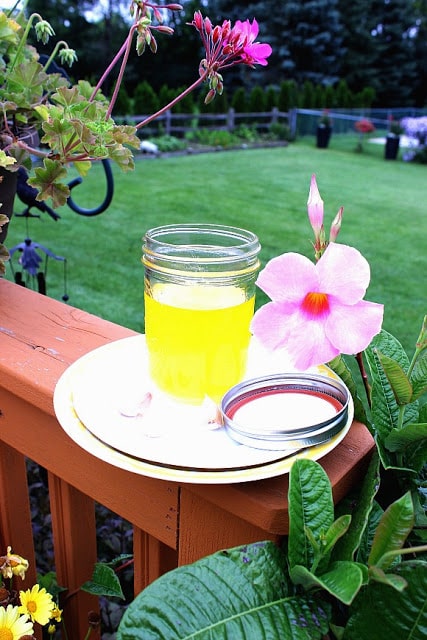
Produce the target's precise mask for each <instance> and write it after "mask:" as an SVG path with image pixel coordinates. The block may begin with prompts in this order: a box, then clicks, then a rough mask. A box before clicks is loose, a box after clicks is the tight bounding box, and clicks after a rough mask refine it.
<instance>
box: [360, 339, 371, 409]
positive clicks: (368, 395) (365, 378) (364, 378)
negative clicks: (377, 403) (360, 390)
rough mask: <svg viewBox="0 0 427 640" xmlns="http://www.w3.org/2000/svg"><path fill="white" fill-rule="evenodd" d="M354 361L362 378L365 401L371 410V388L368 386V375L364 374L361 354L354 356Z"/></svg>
mask: <svg viewBox="0 0 427 640" xmlns="http://www.w3.org/2000/svg"><path fill="white" fill-rule="evenodd" d="M356 361H357V364H358V367H359V371H360V375H361V377H362V381H363V386H364V387H365V393H366V399H367V402H368V405H369V408H371V387H370V385H369V380H368V374H367V373H366V369H365V364H364V362H363V353H361V352H360V353H357V354H356Z"/></svg>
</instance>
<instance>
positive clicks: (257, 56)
mask: <svg viewBox="0 0 427 640" xmlns="http://www.w3.org/2000/svg"><path fill="white" fill-rule="evenodd" d="M191 24H192V25H193V27H195V28H196V29H197V31H198V32H199V34H200V37H201V39H202V43H203V46H204V48H205V51H206V57H205V58H203V60H202V61H201V62H200V67H199V73H200V76H201V77H203V78H206V80H207V81H208V82H209V87H210V90H209V92H208V95H207V96H206V99H205V102H206V103H209V102H211V100H213V99H214V97H215V95H216V94H217V93H219V94H221V93H222V91H223V78H222V75H221V73H220V72H221V71H222V70H223V69H227V68H229V67H233V66H235V65H237V64H246V65H249V66H251V67H253V66H254V65H255V64H260V65H262V66H266V65H267V58H268V57H269V56H270V55H271V53H272V48H271V47H270V45H269V44H263V43H261V42H255V38H256V37H257V36H258V31H259V27H258V22H257V21H256V20H255V18H254V19H253V20H252V22H250V20H245V21H244V22H242V21H241V20H237V21H236V23H235V24H234V26H233V27H232V26H231V22H230V20H224V22H223V23H222V24H221V25H216V26H214V25H213V24H212V22H211V21H210V19H209V18H204V17H203V16H202V14H201V12H200V11H196V12H195V13H194V17H193V21H192V22H191Z"/></svg>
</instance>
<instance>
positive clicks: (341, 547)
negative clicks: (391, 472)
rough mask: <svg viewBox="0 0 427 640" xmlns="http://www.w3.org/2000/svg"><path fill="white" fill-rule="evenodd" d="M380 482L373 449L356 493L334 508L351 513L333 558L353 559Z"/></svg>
mask: <svg viewBox="0 0 427 640" xmlns="http://www.w3.org/2000/svg"><path fill="white" fill-rule="evenodd" d="M379 483H380V464H379V457H378V452H377V450H374V452H373V454H372V457H371V460H370V463H369V467H368V469H367V472H366V474H365V476H364V478H363V483H362V486H361V488H360V490H359V491H358V493H357V495H355V494H352V495H351V496H350V498H349V500H348V501H347V500H344V501H342V503H341V504H340V505H339V506H338V508H337V509H336V513H348V512H349V510H350V513H351V523H350V527H349V529H348V531H347V533H346V535H345V536H344V537H343V538H341V539H340V540H339V541H338V542H337V544H336V546H335V547H334V550H333V552H332V557H333V559H334V560H354V559H355V558H356V553H357V551H358V549H359V547H360V545H361V543H362V540H363V539H364V537H365V531H366V529H367V527H368V524H369V516H370V513H371V512H372V505H373V501H374V497H375V495H376V493H377V491H378V487H379Z"/></svg>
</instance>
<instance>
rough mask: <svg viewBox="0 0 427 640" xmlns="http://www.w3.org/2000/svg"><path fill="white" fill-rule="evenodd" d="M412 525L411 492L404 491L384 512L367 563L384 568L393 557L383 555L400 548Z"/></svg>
mask: <svg viewBox="0 0 427 640" xmlns="http://www.w3.org/2000/svg"><path fill="white" fill-rule="evenodd" d="M413 526H414V506H413V504H412V498H411V494H410V493H409V492H408V493H405V495H403V496H402V497H401V498H399V500H396V501H395V502H393V503H392V504H391V505H390V506H389V507H388V508H387V509H386V510H385V512H384V514H383V516H382V518H381V520H380V523H379V525H378V527H377V530H376V532H375V536H374V540H373V542H372V549H371V553H370V554H369V558H368V564H369V565H379V566H380V567H381V568H382V569H384V570H386V569H387V568H388V567H389V566H390V565H391V564H392V563H393V560H394V558H393V557H391V556H388V555H387V556H386V557H385V558H383V557H384V556H385V554H388V553H389V552H391V551H398V550H400V549H401V548H402V546H403V544H404V542H405V540H406V538H407V537H408V535H409V533H410V532H411V530H412V527H413Z"/></svg>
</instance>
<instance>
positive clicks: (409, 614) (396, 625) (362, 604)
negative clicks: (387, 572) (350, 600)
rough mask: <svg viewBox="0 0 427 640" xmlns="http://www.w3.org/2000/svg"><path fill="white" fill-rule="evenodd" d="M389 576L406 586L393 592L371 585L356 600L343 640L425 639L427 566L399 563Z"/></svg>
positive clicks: (423, 564)
mask: <svg viewBox="0 0 427 640" xmlns="http://www.w3.org/2000/svg"><path fill="white" fill-rule="evenodd" d="M393 573H395V574H397V575H399V576H400V577H402V578H403V579H404V580H406V582H407V583H408V586H407V587H406V589H403V591H401V592H397V591H396V590H395V589H393V588H392V587H390V586H389V585H386V584H381V583H377V582H373V583H371V584H369V586H368V587H367V589H366V590H364V591H363V593H361V594H360V595H359V596H358V598H357V599H356V603H357V608H356V607H355V613H354V614H353V615H351V617H350V619H349V621H348V623H347V626H346V630H345V633H344V640H361V639H362V638H363V640H425V638H427V563H426V562H423V561H410V562H403V563H401V564H400V565H399V566H398V567H394V568H393Z"/></svg>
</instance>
